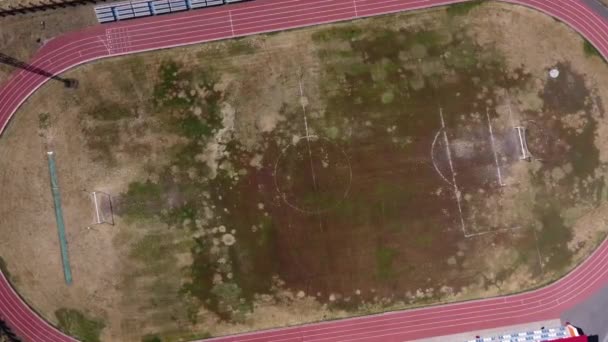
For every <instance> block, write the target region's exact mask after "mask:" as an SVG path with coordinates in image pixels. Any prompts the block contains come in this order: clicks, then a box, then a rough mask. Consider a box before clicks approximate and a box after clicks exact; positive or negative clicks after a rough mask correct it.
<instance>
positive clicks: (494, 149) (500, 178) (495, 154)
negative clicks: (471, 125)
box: [486, 107, 505, 186]
mask: <svg viewBox="0 0 608 342" xmlns="http://www.w3.org/2000/svg"><path fill="white" fill-rule="evenodd" d="M486 117H487V118H488V130H489V131H490V141H491V143H492V152H493V153H494V162H496V175H497V176H498V185H499V186H505V183H503V181H502V173H501V171H500V165H499V163H498V153H497V152H496V142H495V141H494V131H493V130H492V121H491V120H490V113H489V112H488V107H486Z"/></svg>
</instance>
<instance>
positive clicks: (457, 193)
mask: <svg viewBox="0 0 608 342" xmlns="http://www.w3.org/2000/svg"><path fill="white" fill-rule="evenodd" d="M439 117H440V118H441V128H442V130H443V140H444V142H445V151H446V155H447V157H448V162H449V164H450V171H452V185H454V196H456V204H457V205H458V213H459V214H460V225H461V227H462V233H463V234H464V237H465V238H466V237H468V236H467V230H466V227H465V224H464V217H463V215H462V203H460V189H458V184H457V183H456V172H455V171H454V163H452V152H451V151H450V141H449V140H448V133H447V129H446V127H445V120H444V119H443V108H441V107H440V108H439Z"/></svg>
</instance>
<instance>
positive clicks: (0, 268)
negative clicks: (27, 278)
mask: <svg viewBox="0 0 608 342" xmlns="http://www.w3.org/2000/svg"><path fill="white" fill-rule="evenodd" d="M0 271H2V274H4V276H5V277H6V278H7V279H9V280H12V276H11V272H9V271H8V267H6V261H4V259H2V257H0Z"/></svg>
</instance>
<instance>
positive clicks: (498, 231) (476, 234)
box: [465, 226, 521, 238]
mask: <svg viewBox="0 0 608 342" xmlns="http://www.w3.org/2000/svg"><path fill="white" fill-rule="evenodd" d="M518 229H521V226H515V227H510V228H500V229H493V230H486V231H483V232H479V233H473V234H468V235H465V237H466V238H471V237H477V236H482V235H486V234H496V233H501V232H510V231H513V230H518Z"/></svg>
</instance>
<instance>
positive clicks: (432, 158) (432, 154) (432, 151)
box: [431, 128, 454, 186]
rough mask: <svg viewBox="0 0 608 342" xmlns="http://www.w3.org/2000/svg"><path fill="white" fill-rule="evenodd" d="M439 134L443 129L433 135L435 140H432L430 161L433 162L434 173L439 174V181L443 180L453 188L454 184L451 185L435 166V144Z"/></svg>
mask: <svg viewBox="0 0 608 342" xmlns="http://www.w3.org/2000/svg"><path fill="white" fill-rule="evenodd" d="M441 133H443V128H442V129H440V130H438V131H437V134H435V138H434V139H433V143H432V144H431V161H432V162H433V167H434V168H435V171H436V172H437V173H438V174H439V177H441V179H443V180H444V181H445V182H446V183H448V184H449V185H451V186H454V184H452V182H450V181H449V180H448V179H447V178H446V177H445V176H444V175H443V173H442V172H441V170H439V166H437V161H436V160H435V144H437V139H438V138H439V135H441Z"/></svg>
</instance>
